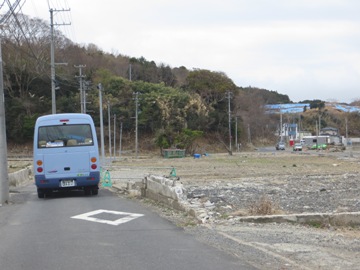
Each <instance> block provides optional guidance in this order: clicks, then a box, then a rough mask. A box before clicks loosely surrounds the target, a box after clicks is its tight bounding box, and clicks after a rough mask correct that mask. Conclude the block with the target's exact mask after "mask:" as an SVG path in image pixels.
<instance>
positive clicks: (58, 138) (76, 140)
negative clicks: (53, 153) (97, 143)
mask: <svg viewBox="0 0 360 270" xmlns="http://www.w3.org/2000/svg"><path fill="white" fill-rule="evenodd" d="M89 145H94V141H93V136H92V133H91V126H90V125H89V124H76V125H56V126H42V127H39V131H38V148H49V147H74V146H89Z"/></svg>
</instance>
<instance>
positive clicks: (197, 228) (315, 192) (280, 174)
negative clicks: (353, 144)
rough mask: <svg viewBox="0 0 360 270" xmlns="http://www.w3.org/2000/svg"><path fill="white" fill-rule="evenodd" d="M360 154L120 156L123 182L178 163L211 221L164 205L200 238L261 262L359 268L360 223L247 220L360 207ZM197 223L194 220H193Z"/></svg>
mask: <svg viewBox="0 0 360 270" xmlns="http://www.w3.org/2000/svg"><path fill="white" fill-rule="evenodd" d="M358 154H359V153H355V152H354V153H353V152H351V153H350V152H337V153H330V152H326V151H320V152H316V151H315V152H311V151H304V152H296V153H295V152H290V151H268V152H241V153H234V155H232V156H229V155H227V154H210V155H209V156H202V157H201V158H199V159H194V158H192V157H187V158H180V159H162V158H159V157H142V158H139V159H133V158H130V157H129V158H123V159H122V160H121V161H117V162H113V163H112V165H113V168H114V170H115V171H116V173H115V171H114V172H113V175H114V176H115V177H118V179H117V180H115V181H127V180H128V178H130V177H133V178H134V179H136V178H141V176H142V175H146V174H160V175H169V173H170V171H171V168H172V167H174V168H175V169H176V174H177V176H178V177H179V178H180V179H179V181H181V182H182V183H183V185H184V186H185V188H186V190H187V200H188V201H189V202H190V203H191V204H193V205H195V206H196V205H197V206H198V207H199V208H204V209H206V211H204V215H203V217H200V218H203V223H202V224H197V225H195V223H196V222H195V223H194V222H193V221H191V220H190V218H189V217H188V216H186V215H184V214H181V213H176V211H171V210H168V209H164V208H161V207H160V208H159V209H158V210H159V212H160V213H161V214H163V215H164V216H165V217H167V218H169V219H172V220H173V221H174V222H176V223H177V224H180V225H181V226H184V227H185V230H187V231H188V232H189V233H193V234H194V236H195V237H197V238H198V239H200V240H201V241H204V242H206V243H208V244H210V245H213V246H216V247H217V248H219V249H222V250H225V251H226V252H229V253H231V254H233V255H234V256H237V257H239V258H240V259H242V260H246V261H248V262H249V263H251V264H252V265H254V266H255V267H257V268H259V269H359V265H360V256H359V254H360V228H359V227H358V226H341V224H337V225H336V226H334V225H333V224H328V223H326V222H317V223H312V224H305V225H304V224H286V223H281V224H277V223H270V224H258V223H249V222H242V221H241V220H240V219H239V217H241V216H248V215H259V214H260V215H261V214H270V215H271V214H294V213H295V214H298V213H342V212H360V183H359V179H360V173H359V162H360V159H359V157H360V155H358ZM187 225H191V226H187Z"/></svg>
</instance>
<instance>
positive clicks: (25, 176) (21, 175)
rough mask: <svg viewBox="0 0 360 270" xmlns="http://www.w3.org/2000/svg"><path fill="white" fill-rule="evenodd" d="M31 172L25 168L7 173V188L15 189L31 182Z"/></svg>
mask: <svg viewBox="0 0 360 270" xmlns="http://www.w3.org/2000/svg"><path fill="white" fill-rule="evenodd" d="M31 179H32V172H31V169H30V168H25V169H22V170H20V171H17V172H13V173H9V186H13V187H17V186H21V185H24V184H26V183H27V182H29V181H31Z"/></svg>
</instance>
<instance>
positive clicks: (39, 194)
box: [37, 189, 45, 199]
mask: <svg viewBox="0 0 360 270" xmlns="http://www.w3.org/2000/svg"><path fill="white" fill-rule="evenodd" d="M37 194H38V198H39V199H44V198H45V192H44V191H43V190H41V189H38V190H37Z"/></svg>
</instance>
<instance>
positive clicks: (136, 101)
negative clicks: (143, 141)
mask: <svg viewBox="0 0 360 270" xmlns="http://www.w3.org/2000/svg"><path fill="white" fill-rule="evenodd" d="M133 94H134V95H135V156H136V158H138V110H139V109H138V108H139V92H136V93H133Z"/></svg>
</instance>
